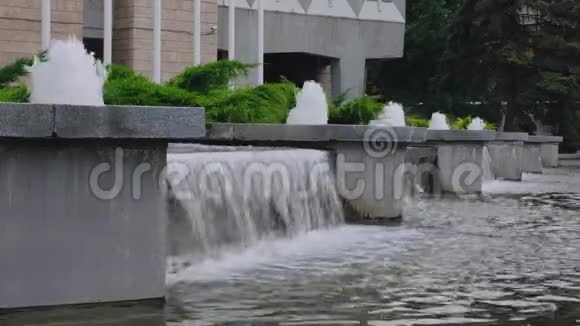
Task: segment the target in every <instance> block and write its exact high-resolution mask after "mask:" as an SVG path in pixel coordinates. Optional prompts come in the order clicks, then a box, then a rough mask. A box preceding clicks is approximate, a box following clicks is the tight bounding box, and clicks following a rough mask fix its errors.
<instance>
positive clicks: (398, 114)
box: [370, 102, 407, 127]
mask: <svg viewBox="0 0 580 326" xmlns="http://www.w3.org/2000/svg"><path fill="white" fill-rule="evenodd" d="M370 125H372V126H389V127H405V126H406V125H407V123H406V122H405V111H404V110H403V105H401V104H400V103H395V102H389V103H387V105H385V107H384V108H383V111H382V112H381V114H380V115H379V116H378V118H377V120H372V121H371V122H370Z"/></svg>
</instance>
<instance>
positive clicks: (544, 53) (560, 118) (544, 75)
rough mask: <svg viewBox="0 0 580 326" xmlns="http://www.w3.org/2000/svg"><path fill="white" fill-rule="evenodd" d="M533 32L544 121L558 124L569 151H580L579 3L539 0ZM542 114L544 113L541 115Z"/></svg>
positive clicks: (535, 10) (534, 7) (534, 5)
mask: <svg viewBox="0 0 580 326" xmlns="http://www.w3.org/2000/svg"><path fill="white" fill-rule="evenodd" d="M530 6H531V7H532V10H533V12H535V13H536V19H535V21H536V28H534V30H533V35H532V37H533V39H534V53H535V65H536V67H537V72H538V80H537V83H536V91H537V94H538V99H539V102H540V103H542V104H543V105H542V109H543V111H544V112H546V113H547V116H546V117H545V118H544V119H547V120H550V121H551V122H552V123H554V124H556V126H557V127H558V128H557V130H556V131H557V132H558V133H559V134H560V135H562V136H564V137H565V139H566V142H567V145H568V146H569V147H571V149H572V148H575V149H578V148H579V147H580V140H579V138H580V131H579V128H580V125H579V122H580V119H578V109H579V107H580V105H579V101H580V2H578V1H577V0H536V1H533V2H532V3H531V4H530ZM540 113H541V112H540Z"/></svg>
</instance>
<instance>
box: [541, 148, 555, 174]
mask: <svg viewBox="0 0 580 326" xmlns="http://www.w3.org/2000/svg"><path fill="white" fill-rule="evenodd" d="M558 147H559V145H558V144H557V143H547V144H542V146H541V147H540V155H541V156H542V164H543V166H544V167H546V168H556V167H558Z"/></svg>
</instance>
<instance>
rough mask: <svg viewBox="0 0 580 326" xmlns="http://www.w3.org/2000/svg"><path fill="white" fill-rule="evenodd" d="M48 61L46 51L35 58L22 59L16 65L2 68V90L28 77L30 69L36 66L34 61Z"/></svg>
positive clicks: (0, 74)
mask: <svg viewBox="0 0 580 326" xmlns="http://www.w3.org/2000/svg"><path fill="white" fill-rule="evenodd" d="M35 60H38V61H41V62H42V61H46V51H43V52H39V53H38V54H37V55H36V56H34V57H33V58H21V59H18V60H16V61H15V62H14V63H11V64H9V65H6V66H4V67H2V68H0V88H4V87H8V86H10V85H11V84H13V83H15V82H16V81H18V79H19V78H20V77H23V76H26V75H28V69H27V68H28V67H29V66H32V65H33V64H34V61H35Z"/></svg>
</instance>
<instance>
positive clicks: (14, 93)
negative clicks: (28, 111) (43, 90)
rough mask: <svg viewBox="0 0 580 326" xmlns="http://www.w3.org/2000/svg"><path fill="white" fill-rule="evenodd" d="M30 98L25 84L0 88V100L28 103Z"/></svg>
mask: <svg viewBox="0 0 580 326" xmlns="http://www.w3.org/2000/svg"><path fill="white" fill-rule="evenodd" d="M29 98H30V93H29V92H28V88H27V87H26V86H24V85H19V86H8V87H4V88H0V102H10V103H26V102H28V99H29Z"/></svg>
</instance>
